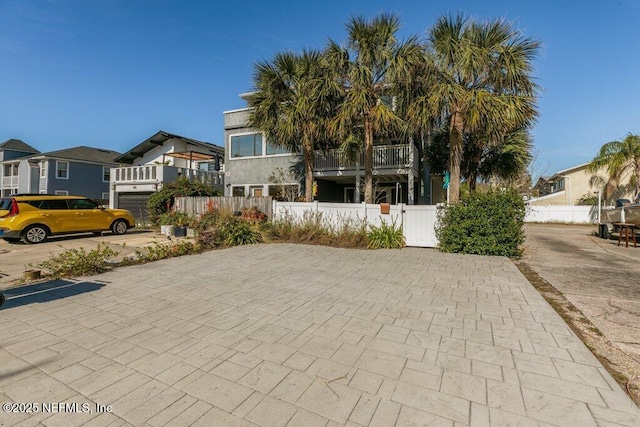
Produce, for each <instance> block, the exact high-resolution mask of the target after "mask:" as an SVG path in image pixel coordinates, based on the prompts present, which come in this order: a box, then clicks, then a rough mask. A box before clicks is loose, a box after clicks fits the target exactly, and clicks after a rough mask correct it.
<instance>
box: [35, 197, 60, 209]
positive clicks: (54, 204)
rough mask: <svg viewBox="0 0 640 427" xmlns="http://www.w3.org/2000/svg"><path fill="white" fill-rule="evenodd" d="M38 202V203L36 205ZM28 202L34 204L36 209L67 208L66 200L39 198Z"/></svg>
mask: <svg viewBox="0 0 640 427" xmlns="http://www.w3.org/2000/svg"><path fill="white" fill-rule="evenodd" d="M36 203H37V204H39V206H38V205H36ZM29 204H31V205H33V206H35V207H36V208H38V209H69V208H68V207H67V202H66V200H60V199H58V200H40V201H34V202H29Z"/></svg>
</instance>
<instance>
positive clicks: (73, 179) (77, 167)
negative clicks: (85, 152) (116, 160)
mask: <svg viewBox="0 0 640 427" xmlns="http://www.w3.org/2000/svg"><path fill="white" fill-rule="evenodd" d="M68 177H69V179H58V178H56V161H55V160H49V161H48V162H47V185H46V188H42V186H41V187H40V189H41V190H44V191H45V192H47V193H51V194H54V193H55V192H56V190H57V191H68V192H69V195H70V196H71V195H73V196H86V197H89V198H92V199H101V198H102V193H108V192H109V183H108V182H102V165H96V164H91V163H80V162H73V161H70V162H69V173H68ZM40 181H41V183H42V180H40Z"/></svg>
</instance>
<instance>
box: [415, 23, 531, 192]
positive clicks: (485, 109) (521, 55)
mask: <svg viewBox="0 0 640 427" xmlns="http://www.w3.org/2000/svg"><path fill="white" fill-rule="evenodd" d="M539 46H540V44H539V43H538V42H537V41H534V40H532V39H530V38H525V37H522V36H521V35H520V33H519V32H518V31H516V30H514V29H513V28H512V26H511V24H509V23H506V22H504V21H503V20H494V21H489V22H486V23H479V22H476V21H474V20H471V19H467V18H464V17H462V16H461V15H457V16H456V17H452V16H445V17H441V18H440V19H438V21H437V22H436V24H435V26H434V27H433V28H432V29H431V30H430V32H429V46H428V48H429V49H428V56H427V58H428V59H430V60H431V61H433V65H434V70H436V73H437V74H436V76H435V77H436V78H435V81H434V82H433V84H432V85H431V90H430V91H429V92H427V93H424V94H423V95H422V96H419V97H417V98H415V99H414V100H413V102H412V106H411V107H410V109H409V110H410V111H409V116H410V117H413V118H415V117H434V118H438V119H439V121H440V122H441V123H448V124H449V129H448V132H449V138H450V152H451V153H450V156H449V158H450V162H449V171H450V173H451V183H450V190H449V191H450V201H451V202H456V201H457V200H458V199H459V194H460V176H461V174H460V167H461V162H462V155H463V142H464V138H465V134H474V133H476V132H479V131H480V132H481V133H482V134H484V135H487V139H486V140H487V141H500V140H502V139H503V138H504V136H505V135H506V134H508V133H509V132H512V131H514V130H515V129H526V128H528V127H529V126H531V125H532V124H533V121H534V120H535V118H536V117H537V109H536V98H535V93H536V90H537V85H536V84H535V83H534V81H533V78H532V76H531V73H532V62H533V59H534V58H535V55H536V53H537V51H538V49H539Z"/></svg>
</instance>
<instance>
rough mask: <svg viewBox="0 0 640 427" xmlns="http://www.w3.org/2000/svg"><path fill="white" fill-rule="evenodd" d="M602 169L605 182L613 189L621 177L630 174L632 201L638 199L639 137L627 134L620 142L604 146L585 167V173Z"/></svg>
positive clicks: (639, 187) (639, 192) (612, 142)
mask: <svg viewBox="0 0 640 427" xmlns="http://www.w3.org/2000/svg"><path fill="white" fill-rule="evenodd" d="M603 168H604V169H606V171H607V175H608V177H607V178H608V179H607V181H608V182H609V183H613V187H617V186H618V185H619V184H620V181H621V178H622V177H624V176H625V175H627V174H630V175H631V179H630V182H629V185H630V186H631V187H632V188H633V189H634V199H637V198H638V197H640V135H633V134H631V133H629V134H627V135H626V136H625V137H624V139H623V140H622V141H611V142H608V143H606V144H604V145H603V146H602V147H601V148H600V152H598V155H597V156H596V157H595V158H594V159H593V160H592V161H591V163H589V166H587V171H588V172H598V171H599V170H600V169H603ZM605 197H606V195H605Z"/></svg>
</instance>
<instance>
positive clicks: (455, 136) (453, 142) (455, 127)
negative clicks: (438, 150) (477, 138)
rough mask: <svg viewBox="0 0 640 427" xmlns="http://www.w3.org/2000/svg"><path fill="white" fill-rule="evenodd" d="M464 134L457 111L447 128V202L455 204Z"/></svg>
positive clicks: (461, 119) (460, 116)
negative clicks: (448, 153) (448, 152)
mask: <svg viewBox="0 0 640 427" xmlns="http://www.w3.org/2000/svg"><path fill="white" fill-rule="evenodd" d="M463 132H464V120H463V118H462V115H460V113H459V112H458V111H457V110H454V112H453V115H452V116H451V126H450V128H449V146H450V148H449V149H450V150H451V153H450V156H449V173H450V180H449V202H450V203H456V202H457V201H458V200H460V164H461V163H462V134H463Z"/></svg>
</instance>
